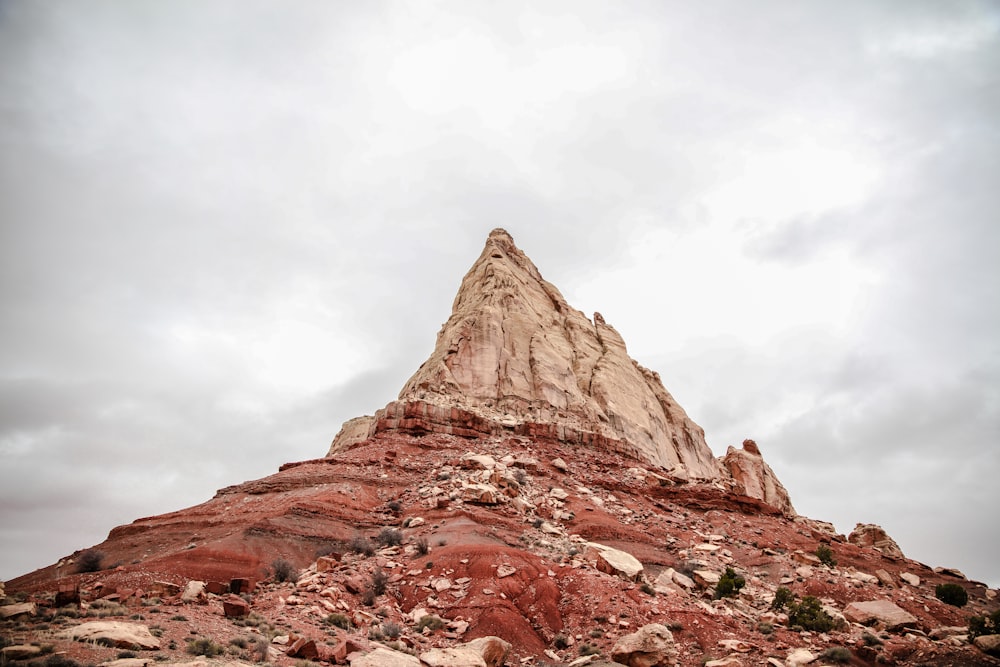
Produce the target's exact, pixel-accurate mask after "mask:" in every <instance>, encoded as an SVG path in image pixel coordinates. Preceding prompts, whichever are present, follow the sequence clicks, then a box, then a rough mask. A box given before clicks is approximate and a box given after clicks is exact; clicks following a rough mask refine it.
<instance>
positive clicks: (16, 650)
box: [0, 644, 42, 664]
mask: <svg viewBox="0 0 1000 667" xmlns="http://www.w3.org/2000/svg"><path fill="white" fill-rule="evenodd" d="M41 654H42V649H41V647H40V646H31V645H29V644H14V645H13V646H4V647H3V648H2V649H0V658H2V659H3V663H4V664H6V663H7V661H8V660H30V659H31V658H37V657H38V656H40V655H41Z"/></svg>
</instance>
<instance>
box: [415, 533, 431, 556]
mask: <svg viewBox="0 0 1000 667" xmlns="http://www.w3.org/2000/svg"><path fill="white" fill-rule="evenodd" d="M414 546H416V548H417V553H418V554H420V555H421V556H426V555H427V554H429V553H430V551H431V546H430V545H429V544H428V543H427V538H426V537H418V538H417V541H416V542H415V543H414Z"/></svg>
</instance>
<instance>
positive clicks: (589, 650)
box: [579, 642, 601, 656]
mask: <svg viewBox="0 0 1000 667" xmlns="http://www.w3.org/2000/svg"><path fill="white" fill-rule="evenodd" d="M600 652H601V650H600V649H599V648H597V647H596V646H594V645H592V644H588V643H587V642H583V643H582V644H580V648H579V653H580V655H581V656H585V655H597V654H598V653H600Z"/></svg>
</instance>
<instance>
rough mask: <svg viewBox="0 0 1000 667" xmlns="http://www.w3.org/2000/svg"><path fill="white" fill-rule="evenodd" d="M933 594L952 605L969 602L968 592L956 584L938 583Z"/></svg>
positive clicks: (959, 605)
mask: <svg viewBox="0 0 1000 667" xmlns="http://www.w3.org/2000/svg"><path fill="white" fill-rule="evenodd" d="M934 596H935V597H936V598H937V599H938V600H941V602H944V603H945V604H950V605H951V606H952V607H964V606H965V605H966V604H968V603H969V594H968V593H966V592H965V589H964V588H962V587H961V586H959V585H958V584H938V585H937V586H936V587H935V588H934Z"/></svg>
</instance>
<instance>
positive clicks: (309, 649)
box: [285, 637, 319, 660]
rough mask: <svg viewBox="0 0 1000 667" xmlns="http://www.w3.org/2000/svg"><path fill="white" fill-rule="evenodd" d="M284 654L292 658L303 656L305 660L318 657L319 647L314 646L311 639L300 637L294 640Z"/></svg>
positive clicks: (314, 643)
mask: <svg viewBox="0 0 1000 667" xmlns="http://www.w3.org/2000/svg"><path fill="white" fill-rule="evenodd" d="M285 654H286V655H288V656H289V657H292V658H304V659H306V660H315V659H316V658H318V657H319V649H318V648H317V647H316V642H315V641H313V640H312V639H306V638H305V637H300V638H299V639H297V640H295V642H293V643H292V645H291V646H289V647H288V650H287V651H285Z"/></svg>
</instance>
